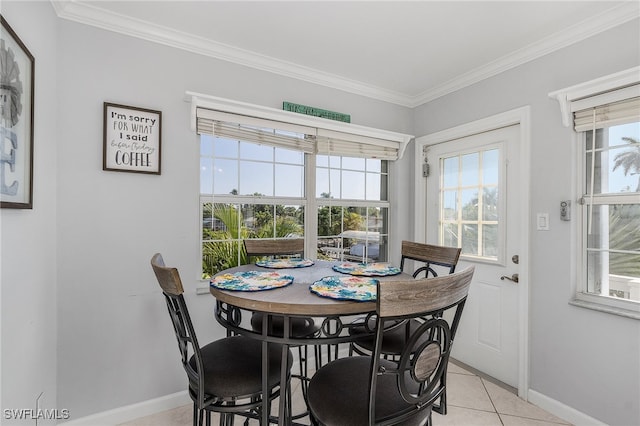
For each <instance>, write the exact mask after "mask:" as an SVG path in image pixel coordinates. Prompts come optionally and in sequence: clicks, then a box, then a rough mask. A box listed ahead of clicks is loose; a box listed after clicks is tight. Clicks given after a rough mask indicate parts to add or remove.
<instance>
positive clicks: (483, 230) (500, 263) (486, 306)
mask: <svg viewBox="0 0 640 426" xmlns="http://www.w3.org/2000/svg"><path fill="white" fill-rule="evenodd" d="M423 148H424V149H423V150H422V152H423V153H424V154H426V159H427V161H428V164H429V168H430V173H429V177H428V178H426V183H424V186H423V187H424V189H425V190H426V194H425V196H424V202H425V207H426V208H424V209H423V211H422V214H423V218H422V219H421V220H423V223H424V232H425V235H424V240H425V241H426V242H427V243H430V244H439V245H447V246H457V247H462V254H461V257H460V262H459V264H458V267H457V270H458V271H460V270H462V269H464V268H465V267H466V266H468V265H475V267H476V271H475V275H474V278H473V282H472V285H471V289H470V291H469V297H468V299H467V303H466V305H465V308H464V312H463V315H462V320H461V323H460V328H459V329H458V332H457V335H456V339H455V344H454V348H453V353H452V356H453V357H454V358H456V359H458V360H460V361H462V362H464V363H465V364H468V365H470V366H472V367H474V368H476V369H478V370H480V371H482V372H484V373H486V374H488V375H490V376H492V377H495V378H496V379H498V380H500V381H502V382H504V383H506V384H508V385H511V386H513V387H515V388H518V389H522V388H521V387H520V386H519V385H521V383H520V372H521V371H520V370H521V359H522V357H521V356H520V355H521V354H520V353H519V351H520V350H522V349H521V347H520V343H521V342H520V338H521V336H520V331H521V326H522V323H521V320H522V318H521V315H522V314H523V313H522V312H521V308H520V306H521V300H520V299H521V293H520V290H521V289H520V288H519V286H521V285H523V284H522V275H520V276H518V274H520V272H521V271H520V269H521V265H520V261H521V259H522V255H523V253H521V252H520V250H521V249H522V244H521V242H522V241H523V238H522V237H523V234H524V233H526V232H527V230H526V227H525V229H523V220H522V214H523V212H522V211H521V209H522V205H521V200H520V197H521V196H523V194H521V189H522V185H521V176H520V171H521V170H522V169H523V166H522V165H521V164H520V161H521V160H520V159H521V156H520V152H519V150H520V126H519V125H512V126H508V127H504V128H501V129H498V130H492V131H486V132H482V133H479V134H476V135H473V136H467V137H462V138H458V139H455V140H450V141H447V142H444V143H438V144H435V145H432V146H424V147H423ZM525 193H526V191H525ZM525 195H526V194H525ZM418 210H420V209H418ZM418 215H420V213H418ZM525 240H526V239H525ZM514 274H516V275H514ZM516 280H518V281H520V282H519V283H516V282H515V281H516ZM525 298H526V296H525Z"/></svg>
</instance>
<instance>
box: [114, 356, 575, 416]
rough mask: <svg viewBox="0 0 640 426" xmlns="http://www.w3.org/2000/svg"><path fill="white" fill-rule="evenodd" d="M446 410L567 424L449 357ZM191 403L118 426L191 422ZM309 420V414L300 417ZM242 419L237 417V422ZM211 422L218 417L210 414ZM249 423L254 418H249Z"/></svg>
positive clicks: (451, 413)
mask: <svg viewBox="0 0 640 426" xmlns="http://www.w3.org/2000/svg"><path fill="white" fill-rule="evenodd" d="M293 392H294V401H300V400H301V399H302V398H300V397H298V398H296V394H297V395H299V384H298V385H297V386H296V385H295V384H294V389H293ZM447 398H448V413H447V415H446V416H441V415H440V414H437V413H433V419H432V420H433V424H434V425H435V426H476V425H477V426H484V425H487V426H494V425H495V426H543V425H568V423H567V422H565V421H563V420H562V419H559V418H558V417H555V416H553V415H551V414H549V413H547V412H546V411H544V410H542V409H540V408H538V407H536V406H535V405H532V404H529V403H527V402H525V401H523V400H522V399H520V398H518V397H517V395H516V394H515V392H514V389H512V388H509V387H508V386H506V385H504V384H500V383H498V382H496V381H495V380H493V379H490V378H487V377H482V376H481V375H479V374H476V373H475V372H473V371H472V369H469V368H467V367H465V366H463V365H462V364H459V363H456V362H455V361H452V362H451V363H450V364H449V372H448V376H447ZM303 407H304V405H303V403H301V402H298V404H295V403H294V407H293V410H294V412H300V411H299V410H301V409H302V408H303ZM192 421H193V420H192V406H191V405H186V406H183V407H178V408H175V409H173V410H168V411H163V412H160V413H156V414H153V415H150V416H147V417H142V418H139V419H136V420H133V421H131V422H128V423H123V424H122V425H120V426H190V425H192V424H193V423H192ZM299 422H300V423H303V424H309V421H308V418H303V419H301V420H299ZM242 423H243V422H242V421H240V419H238V421H237V422H236V424H238V425H240V424H242ZM212 424H214V425H217V424H218V418H217V417H216V416H213V417H212ZM251 424H252V425H254V424H257V422H253V421H252V422H251Z"/></svg>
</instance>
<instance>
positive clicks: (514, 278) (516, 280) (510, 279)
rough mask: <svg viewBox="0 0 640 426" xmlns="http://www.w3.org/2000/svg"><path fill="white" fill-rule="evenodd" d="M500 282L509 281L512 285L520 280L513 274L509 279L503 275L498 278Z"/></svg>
mask: <svg viewBox="0 0 640 426" xmlns="http://www.w3.org/2000/svg"><path fill="white" fill-rule="evenodd" d="M500 279H501V280H503V281H504V280H509V281H513V282H514V283H517V282H518V281H519V279H520V277H518V274H513V275H511V276H510V277H508V276H506V275H503V276H501V277H500Z"/></svg>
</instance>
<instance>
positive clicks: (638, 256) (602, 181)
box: [582, 117, 640, 302]
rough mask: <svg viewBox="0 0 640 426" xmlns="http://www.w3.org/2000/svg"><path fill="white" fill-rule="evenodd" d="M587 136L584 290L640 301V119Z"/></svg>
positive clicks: (584, 161)
mask: <svg viewBox="0 0 640 426" xmlns="http://www.w3.org/2000/svg"><path fill="white" fill-rule="evenodd" d="M594 135H595V139H594ZM582 136H583V138H582V139H583V147H584V149H583V153H584V156H583V160H582V161H583V163H584V174H583V180H582V181H583V185H582V188H583V191H582V192H583V197H582V200H583V208H582V218H583V221H582V223H583V226H582V232H583V238H582V241H583V260H584V264H583V267H584V268H586V269H585V280H584V289H583V291H584V292H585V293H587V294H591V295H597V296H604V297H609V298H616V299H622V300H629V301H634V302H640V117H638V120H637V121H635V122H632V123H627V124H623V125H613V126H605V127H602V128H600V129H597V130H595V132H594V131H589V130H587V131H585V132H583V134H582Z"/></svg>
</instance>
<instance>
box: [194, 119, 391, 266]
mask: <svg viewBox="0 0 640 426" xmlns="http://www.w3.org/2000/svg"><path fill="white" fill-rule="evenodd" d="M262 131H263V132H266V131H267V130H266V129H262ZM271 131H272V132H277V131H276V130H273V129H272V130H271ZM289 136H290V137H292V135H291V134H290V135H289ZM299 137H300V138H301V140H304V138H305V135H303V134H301V135H299ZM314 164H315V166H313V165H314ZM200 170H201V172H200V206H201V209H200V210H201V219H202V220H201V224H202V233H201V235H202V240H201V248H202V275H203V278H208V277H210V276H211V275H213V274H215V273H217V272H219V271H220V270H223V269H226V268H229V267H233V266H237V265H241V264H245V263H247V261H248V259H247V257H246V253H245V251H244V246H243V242H242V241H243V240H244V239H247V238H301V237H302V238H305V239H306V240H307V241H310V244H308V245H307V247H309V246H311V247H317V251H316V253H307V254H306V255H307V257H312V258H318V259H334V260H358V261H365V262H367V261H377V260H386V259H387V250H388V249H387V246H388V245H387V240H388V234H387V229H388V216H389V213H388V211H389V202H388V198H387V195H388V194H387V176H388V172H387V161H386V160H380V159H368V158H357V157H347V156H333V155H317V154H312V153H307V154H305V153H303V152H301V151H299V150H297V149H295V148H291V149H290V148H282V147H278V146H271V145H263V144H258V143H254V142H247V141H244V140H241V139H237V138H236V139H232V138H229V137H226V136H225V137H222V136H213V135H207V134H204V135H201V138H200ZM314 183H315V188H314V187H313V185H314ZM314 211H315V212H317V217H315V218H314V220H309V219H308V218H305V214H311V213H312V212H314ZM307 212H309V213H307ZM309 224H317V226H314V227H313V228H311V227H310V226H309ZM305 225H306V227H305Z"/></svg>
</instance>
